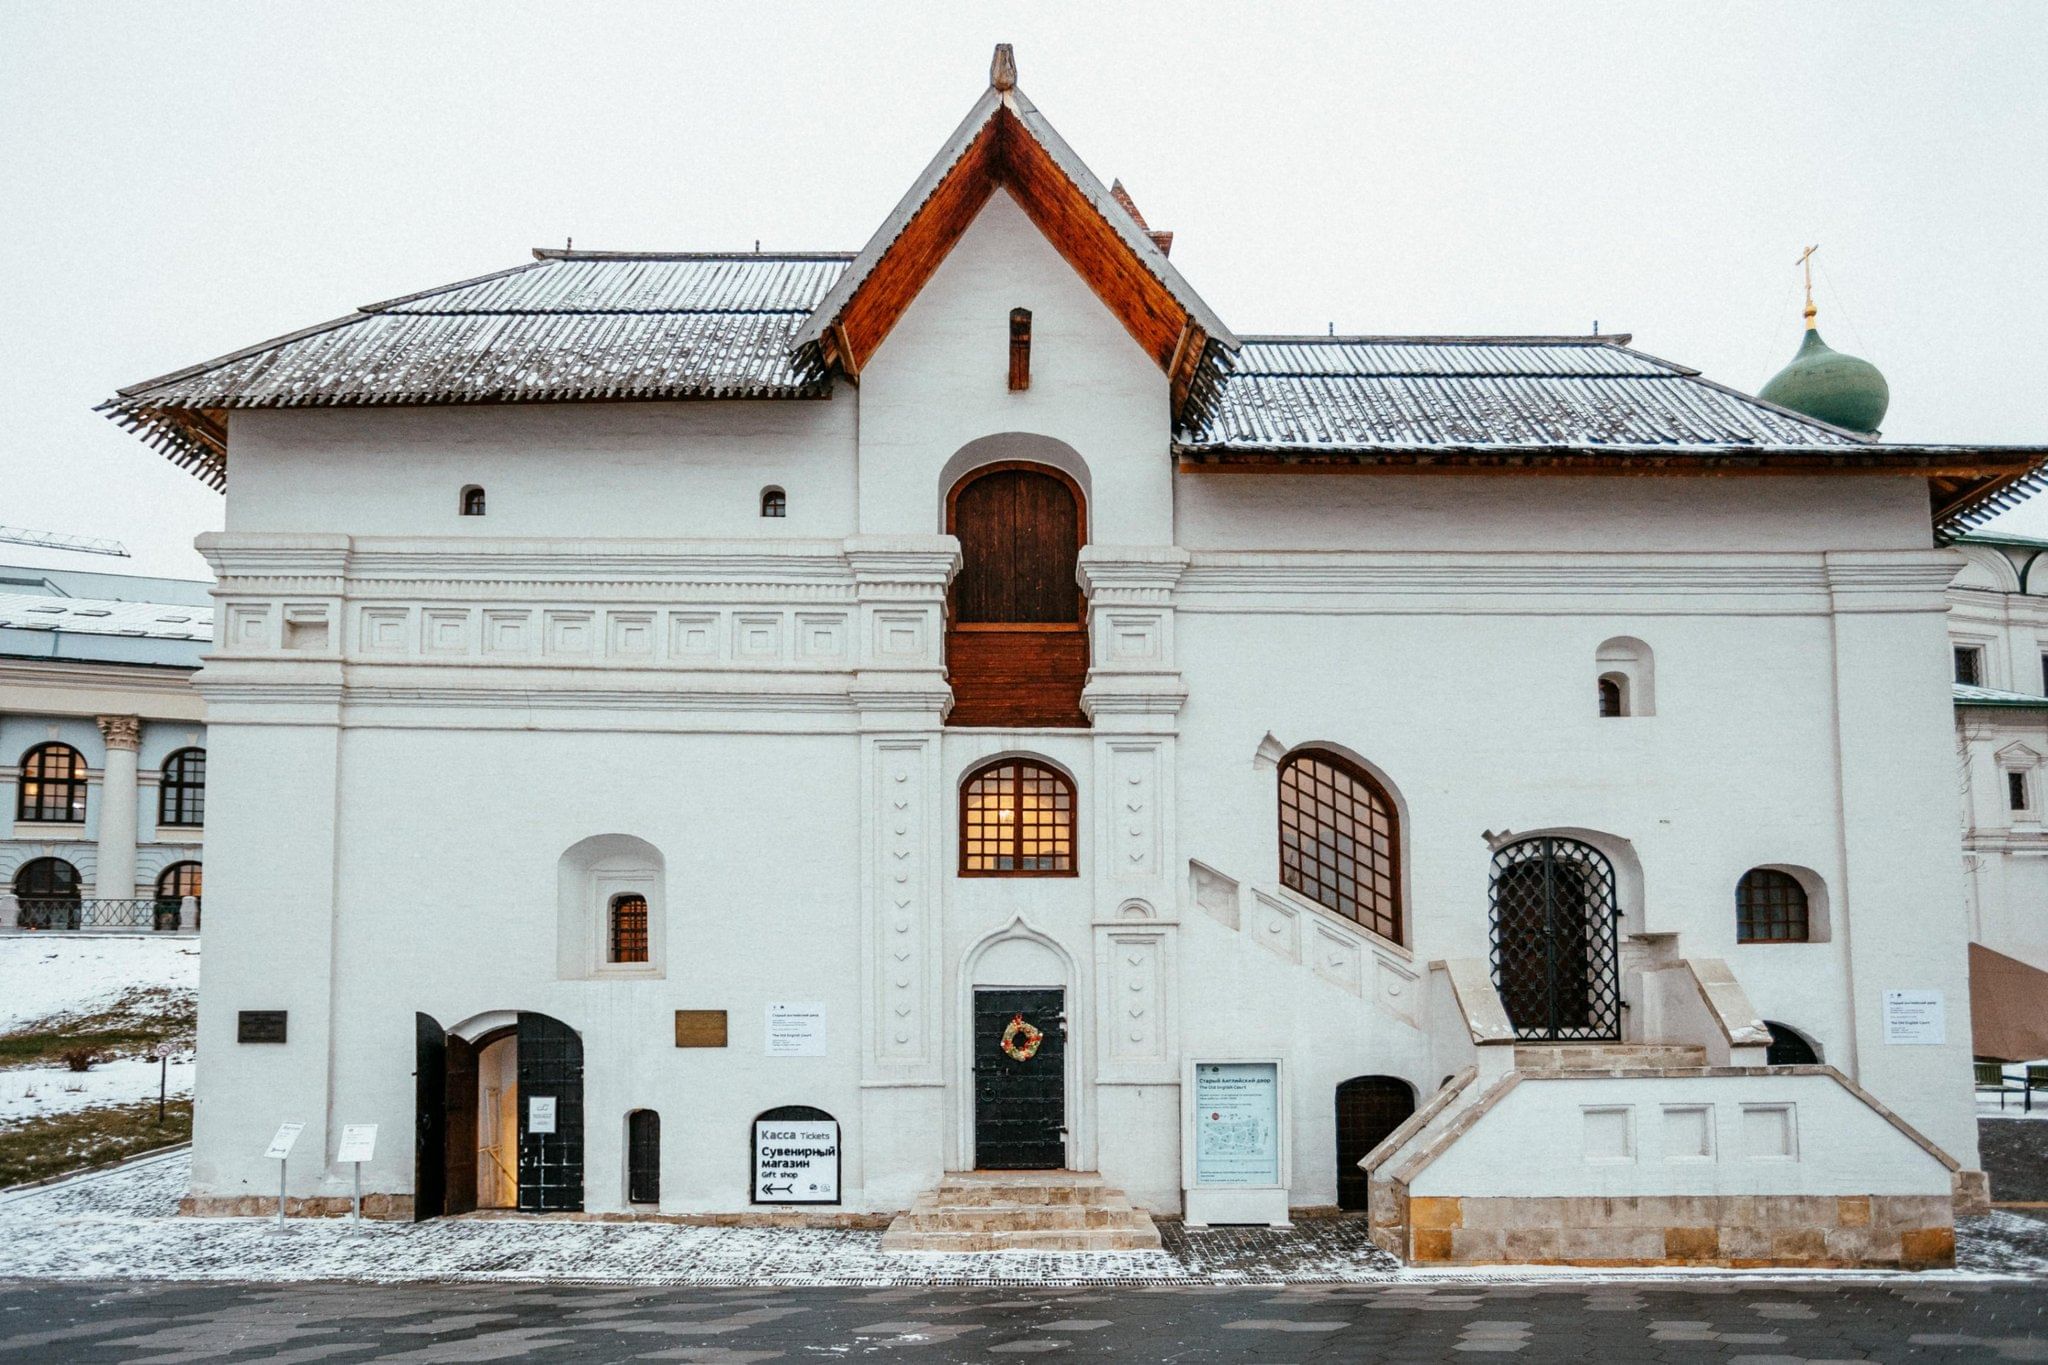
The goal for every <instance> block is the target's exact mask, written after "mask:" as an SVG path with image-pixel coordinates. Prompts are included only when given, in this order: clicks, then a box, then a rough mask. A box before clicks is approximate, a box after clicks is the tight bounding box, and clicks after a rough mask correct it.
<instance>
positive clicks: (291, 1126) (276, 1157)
mask: <svg viewBox="0 0 2048 1365" xmlns="http://www.w3.org/2000/svg"><path fill="white" fill-rule="evenodd" d="M305 1131H306V1125H305V1124H303V1123H281V1124H279V1125H278V1126H277V1136H276V1137H274V1138H272V1139H271V1140H270V1150H269V1151H267V1152H265V1153H264V1154H263V1155H265V1156H267V1157H269V1158H270V1159H271V1160H273V1161H275V1162H276V1163H277V1230H278V1231H279V1232H283V1231H284V1168H285V1162H286V1161H287V1160H288V1159H289V1158H290V1157H291V1154H292V1144H293V1143H294V1142H297V1141H298V1140H299V1134H300V1133H303V1132H305Z"/></svg>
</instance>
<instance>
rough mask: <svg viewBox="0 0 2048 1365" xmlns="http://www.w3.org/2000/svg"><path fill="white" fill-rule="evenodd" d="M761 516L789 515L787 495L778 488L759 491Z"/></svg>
mask: <svg viewBox="0 0 2048 1365" xmlns="http://www.w3.org/2000/svg"><path fill="white" fill-rule="evenodd" d="M761 515H762V516H764V517H786V516H788V515H789V494H787V493H785V492H783V491H782V490H781V489H780V488H764V489H762V490H761Z"/></svg>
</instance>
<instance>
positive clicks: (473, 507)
mask: <svg viewBox="0 0 2048 1365" xmlns="http://www.w3.org/2000/svg"><path fill="white" fill-rule="evenodd" d="M483 514H484V490H483V489H482V488H480V487H478V486H477V485H476V484H470V485H469V486H468V487H467V488H465V489H463V490H462V515H463V516H465V517H480V516H482V515H483Z"/></svg>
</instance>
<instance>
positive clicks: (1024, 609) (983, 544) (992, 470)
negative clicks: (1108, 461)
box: [946, 463, 1088, 726]
mask: <svg viewBox="0 0 2048 1365" xmlns="http://www.w3.org/2000/svg"><path fill="white" fill-rule="evenodd" d="M1086 527H1087V508H1086V506H1085V504H1084V502H1083V500H1082V497H1081V490H1080V488H1079V487H1078V486H1077V485H1076V484H1075V483H1074V481H1073V480H1072V479H1070V478H1068V477H1067V476H1066V475H1065V474H1062V473H1060V472H1059V471H1058V470H1055V469H1052V468H1050V467H1048V466H1045V465H1033V464H1014V463H1012V464H995V465H989V466H986V467H984V468H982V469H978V470H975V471H974V472H973V473H972V474H969V475H968V476H967V477H966V478H964V479H962V480H961V481H960V482H959V483H958V484H956V485H954V487H953V491H952V493H951V494H950V495H949V496H948V498H947V500H946V529H947V530H948V531H949V532H951V533H952V534H953V535H954V536H957V537H958V538H959V540H960V572H959V574H958V575H957V576H956V577H955V578H954V580H953V592H952V600H951V604H950V613H949V614H950V618H951V619H950V620H949V621H948V623H947V625H948V629H947V632H946V668H947V672H948V674H949V675H950V678H951V681H952V684H953V711H952V714H951V715H950V716H949V717H948V721H947V723H948V724H951V725H1061V726H1065V725H1074V726H1079V725H1086V724H1087V723H1088V721H1087V718H1086V716H1084V715H1083V714H1082V712H1081V686H1082V683H1083V682H1084V680H1085V679H1086V677H1087V672H1088V635H1087V626H1086V624H1085V623H1086V619H1087V618H1086V611H1087V605H1086V603H1085V602H1084V601H1083V599H1082V595H1081V589H1080V585H1079V583H1078V582H1077V581H1076V579H1075V570H1076V568H1077V567H1078V565H1079V562H1080V554H1081V546H1082V544H1083V542H1084V541H1085V540H1086V538H1087V529H1086Z"/></svg>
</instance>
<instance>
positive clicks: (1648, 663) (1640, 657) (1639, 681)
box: [1593, 635, 1657, 716]
mask: <svg viewBox="0 0 2048 1365" xmlns="http://www.w3.org/2000/svg"><path fill="white" fill-rule="evenodd" d="M1593 670H1594V673H1595V674H1596V675H1597V676H1598V677H1599V679H1600V714H1601V715H1603V716H1654V715H1656V714H1657V706H1656V699H1657V693H1656V683H1657V664H1656V659H1655V657H1654V656H1653V655H1652V654H1651V653H1650V647H1649V646H1648V645H1646V644H1644V643H1643V642H1642V641H1641V640H1638V639H1636V638H1635V637H1634V636H1633V635H1617V636H1615V637H1614V638H1613V639H1612V640H1605V641H1602V642H1601V645H1600V647H1599V648H1598V649H1596V650H1594V651H1593ZM1610 684H1612V695H1611V697H1610V690H1609V685H1610ZM1610 704H1612V706H1613V707H1614V709H1613V710H1609V709H1608V707H1609V705H1610Z"/></svg>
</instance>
